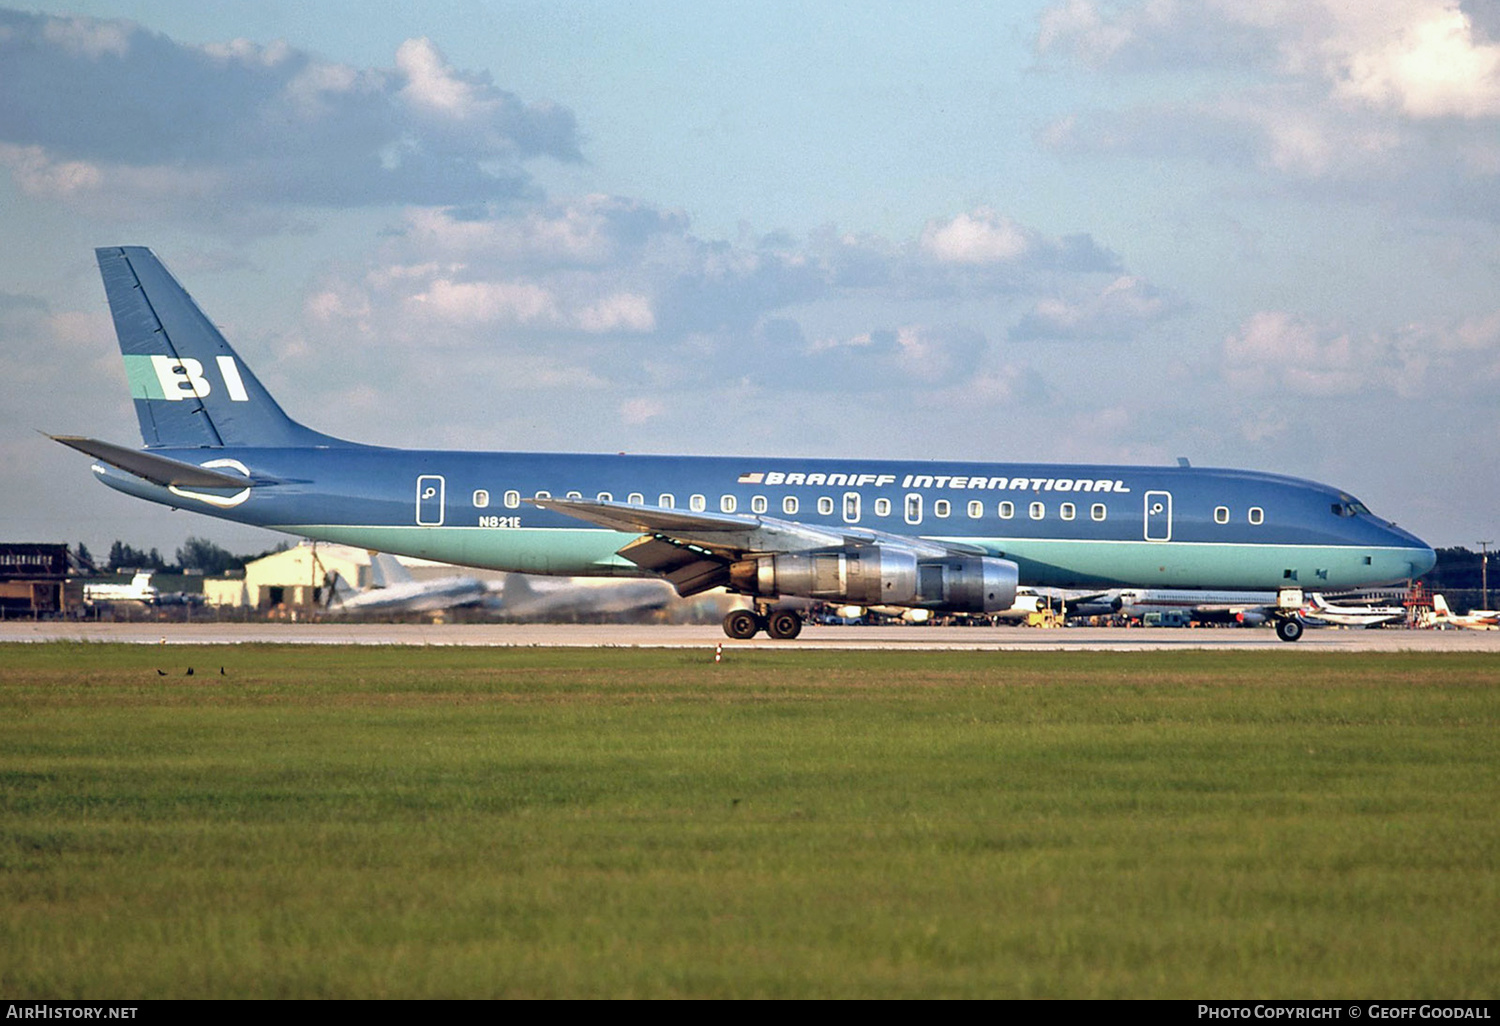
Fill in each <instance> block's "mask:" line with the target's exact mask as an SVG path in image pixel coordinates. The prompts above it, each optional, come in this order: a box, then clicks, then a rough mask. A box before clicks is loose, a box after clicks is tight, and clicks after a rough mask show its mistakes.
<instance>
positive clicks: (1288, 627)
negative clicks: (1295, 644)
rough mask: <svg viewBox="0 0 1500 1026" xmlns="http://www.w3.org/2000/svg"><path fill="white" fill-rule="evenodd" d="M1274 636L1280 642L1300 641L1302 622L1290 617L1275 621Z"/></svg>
mask: <svg viewBox="0 0 1500 1026" xmlns="http://www.w3.org/2000/svg"><path fill="white" fill-rule="evenodd" d="M1276 636H1277V637H1278V638H1280V639H1281V640H1282V641H1300V640H1301V639H1302V621H1301V620H1298V619H1297V618H1295V617H1290V616H1289V617H1287V618H1286V619H1285V620H1277V621H1276Z"/></svg>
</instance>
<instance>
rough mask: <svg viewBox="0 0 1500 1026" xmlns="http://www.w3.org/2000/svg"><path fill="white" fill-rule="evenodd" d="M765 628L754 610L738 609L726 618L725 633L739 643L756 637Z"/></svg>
mask: <svg viewBox="0 0 1500 1026" xmlns="http://www.w3.org/2000/svg"><path fill="white" fill-rule="evenodd" d="M764 626H765V624H764V623H763V622H762V621H761V618H760V617H758V616H756V615H755V610H753V609H736V610H733V611H732V612H731V613H730V614H729V615H728V616H726V617H724V633H725V634H727V635H729V636H730V637H731V638H735V639H737V640H739V641H745V640H747V639H749V638H753V637H755V635H756V633H757V632H758V631H759V630H760V629H761V628H762V627H764Z"/></svg>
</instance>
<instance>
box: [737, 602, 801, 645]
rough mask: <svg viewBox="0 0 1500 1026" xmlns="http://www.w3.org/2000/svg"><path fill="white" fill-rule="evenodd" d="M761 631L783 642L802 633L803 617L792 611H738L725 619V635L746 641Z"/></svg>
mask: <svg viewBox="0 0 1500 1026" xmlns="http://www.w3.org/2000/svg"><path fill="white" fill-rule="evenodd" d="M761 631H765V632H766V633H767V634H768V635H770V636H771V637H773V638H776V639H778V640H781V641H790V640H791V639H792V638H795V637H796V636H797V635H799V634H801V633H802V617H801V616H800V615H798V614H797V613H795V612H793V611H792V610H790V609H766V610H760V611H757V610H754V609H736V610H734V611H733V612H731V613H730V614H729V615H728V616H726V617H724V633H725V634H727V635H729V636H730V637H731V638H736V639H738V640H740V641H744V640H745V639H747V638H753V637H755V635H756V634H758V633H759V632H761Z"/></svg>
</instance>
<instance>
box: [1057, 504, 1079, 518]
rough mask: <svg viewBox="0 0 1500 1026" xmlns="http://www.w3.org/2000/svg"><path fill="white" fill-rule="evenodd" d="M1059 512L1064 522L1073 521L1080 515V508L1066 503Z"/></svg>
mask: <svg viewBox="0 0 1500 1026" xmlns="http://www.w3.org/2000/svg"><path fill="white" fill-rule="evenodd" d="M1058 512H1059V513H1060V514H1061V515H1062V518H1063V519H1064V520H1072V519H1073V518H1074V517H1076V516H1077V515H1078V507H1077V506H1075V505H1073V504H1072V503H1071V502H1065V503H1063V504H1062V509H1060V510H1058Z"/></svg>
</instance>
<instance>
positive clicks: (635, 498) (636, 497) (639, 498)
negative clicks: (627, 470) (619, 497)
mask: <svg viewBox="0 0 1500 1026" xmlns="http://www.w3.org/2000/svg"><path fill="white" fill-rule="evenodd" d="M625 501H626V502H629V503H631V504H633V505H636V506H644V505H645V504H646V497H645V496H644V495H642V494H641V493H640V492H631V493H630V494H629V495H627V496H625Z"/></svg>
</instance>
